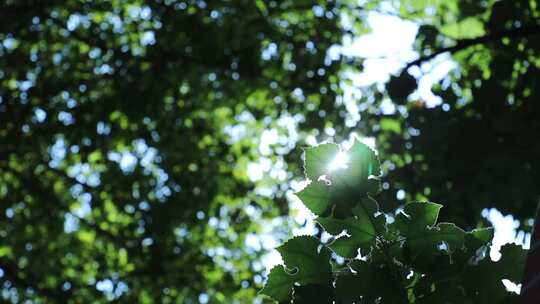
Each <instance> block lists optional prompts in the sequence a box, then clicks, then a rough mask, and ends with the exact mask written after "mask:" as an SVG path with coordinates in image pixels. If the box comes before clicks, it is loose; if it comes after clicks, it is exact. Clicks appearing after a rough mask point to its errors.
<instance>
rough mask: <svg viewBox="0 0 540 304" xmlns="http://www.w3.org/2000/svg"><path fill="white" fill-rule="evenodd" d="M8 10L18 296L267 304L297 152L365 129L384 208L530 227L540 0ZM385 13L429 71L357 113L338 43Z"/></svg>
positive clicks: (391, 86) (1, 32)
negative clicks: (267, 257)
mask: <svg viewBox="0 0 540 304" xmlns="http://www.w3.org/2000/svg"><path fill="white" fill-rule="evenodd" d="M364 2H365V3H364ZM0 3H1V4H0V209H1V212H0V223H1V224H0V284H2V285H1V286H2V287H1V297H2V298H3V299H4V300H6V301H7V302H12V303H23V302H24V301H26V300H28V301H30V302H32V303H107V302H119V303H137V302H138V303H251V302H254V301H255V302H261V301H263V300H262V299H261V298H260V297H257V295H256V292H257V290H258V289H259V288H260V287H261V285H262V282H263V280H264V273H265V270H266V269H265V267H264V265H263V263H262V262H261V256H262V255H263V254H265V253H267V251H268V248H266V247H265V246H262V245H261V242H260V240H258V239H259V238H260V237H261V236H264V235H271V236H272V237H273V238H276V239H280V238H281V239H283V238H287V237H288V235H289V234H290V226H291V224H293V222H292V221H291V219H290V218H289V217H287V215H288V214H289V202H290V197H291V195H290V194H291V183H292V184H294V180H295V178H296V177H298V176H300V175H301V174H300V171H301V168H300V163H301V162H300V155H301V152H302V151H301V149H300V147H302V146H306V145H308V144H312V143H315V142H318V141H323V140H328V139H331V140H333V141H336V142H340V141H342V140H344V139H347V138H348V137H349V134H351V133H353V132H354V133H356V134H358V135H360V136H364V137H372V138H374V140H375V143H376V147H377V149H378V150H379V153H380V154H381V158H382V159H385V160H387V161H385V163H383V169H384V176H385V181H386V183H384V184H383V188H384V189H385V191H383V192H382V193H381V194H380V195H379V197H378V200H379V201H381V202H385V203H386V204H387V206H389V208H390V207H391V208H394V207H395V206H396V205H399V204H402V203H404V202H405V201H408V200H414V199H429V200H431V201H435V202H441V203H443V204H445V208H444V211H443V213H442V214H441V216H442V217H443V218H444V219H447V220H452V221H454V222H456V223H457V224H459V225H461V226H464V227H469V228H472V227H476V226H484V225H486V224H487V223H486V220H485V219H484V218H483V217H482V216H481V211H482V210H484V209H485V208H491V207H495V208H497V209H498V210H501V211H502V212H503V213H505V214H513V215H514V216H515V218H516V219H518V220H519V221H521V226H520V229H521V230H523V231H529V230H530V226H531V221H530V220H529V219H530V218H532V216H533V214H534V210H535V208H536V205H537V203H538V201H539V198H540V187H539V186H540V185H539V181H540V176H539V174H540V173H539V172H540V158H539V157H538V156H539V155H540V142H539V141H538V140H537V137H538V134H540V119H538V117H539V114H540V104H539V103H538V100H537V99H538V98H539V94H540V93H538V92H537V89H536V88H537V87H538V83H539V82H540V70H539V69H540V8H539V7H538V3H537V2H536V1H533V0H499V1H491V0H490V1H487V0H486V1H484V0H444V1H443V0H432V1H430V0H405V1H348V0H334V1H293V0H290V1H267V0H256V1H244V0H241V1H212V0H209V1H200V0H193V1H175V0H154V1H124V0H110V1H83V0H80V1H75V0H69V1H55V0H43V1H38V0H33V1H32V0H26V1H17V0H3V1H0ZM371 13H381V14H389V15H393V16H397V17H399V18H401V19H403V20H409V21H411V22H414V23H416V24H418V26H419V28H418V33H417V36H416V41H415V44H414V47H415V50H416V51H417V52H418V58H419V59H418V60H417V61H412V62H409V64H405V65H404V66H403V70H402V72H399V73H396V75H394V76H392V77H391V78H390V79H389V80H388V82H387V83H386V84H385V85H371V86H366V87H358V88H355V89H356V90H358V91H359V92H361V94H357V95H356V96H357V97H358V98H356V100H355V105H356V109H357V110H356V111H351V109H350V107H348V106H347V104H346V102H344V98H343V94H344V89H345V88H346V87H348V86H351V81H350V79H349V76H350V75H351V74H354V73H359V72H361V71H362V70H363V68H364V62H365V59H366V58H360V57H357V56H351V55H346V54H344V53H343V52H336V51H335V50H336V48H339V46H340V45H341V44H342V42H343V41H344V40H347V39H354V38H355V37H359V36H362V35H364V34H366V33H369V31H370V26H369V23H368V22H367V17H368V16H369V15H370V14H371ZM437 55H441V56H448V57H449V60H452V61H453V62H455V64H456V65H455V68H454V69H452V70H451V71H450V72H449V73H448V75H446V76H445V77H444V78H443V79H442V80H441V81H440V83H437V84H435V85H434V86H433V87H432V88H431V89H432V91H433V93H434V94H435V95H436V96H439V97H440V98H441V100H442V102H441V103H439V104H436V105H434V106H430V105H429V104H428V103H426V102H425V101H423V100H421V99H417V98H415V97H414V96H415V95H414V94H413V93H414V91H415V90H416V89H417V84H418V81H419V80H420V79H421V77H422V75H423V73H424V72H425V71H424V70H425V69H422V68H420V67H422V64H424V63H428V62H429V61H430V60H432V59H434V58H435V57H437ZM411 94H412V95H411ZM388 103H390V105H391V107H392V108H393V111H383V110H382V108H383V105H384V104H386V105H388ZM396 193H399V195H398V196H397V198H396ZM384 206H385V205H384V203H383V204H381V207H382V208H384Z"/></svg>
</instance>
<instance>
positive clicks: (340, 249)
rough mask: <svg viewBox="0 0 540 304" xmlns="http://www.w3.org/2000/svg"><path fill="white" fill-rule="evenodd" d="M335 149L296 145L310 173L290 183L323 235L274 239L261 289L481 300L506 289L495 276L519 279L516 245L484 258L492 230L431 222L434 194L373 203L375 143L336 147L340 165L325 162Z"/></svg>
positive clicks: (291, 296) (330, 298)
mask: <svg viewBox="0 0 540 304" xmlns="http://www.w3.org/2000/svg"><path fill="white" fill-rule="evenodd" d="M339 150H340V149H339V146H337V145H335V144H331V143H326V144H321V145H319V146H316V147H313V148H307V149H306V150H305V164H304V168H305V176H306V178H307V179H309V181H310V183H309V184H308V185H307V186H306V187H305V188H304V189H303V190H302V191H300V192H298V193H297V196H298V197H299V198H300V199H301V200H302V202H303V203H304V204H305V206H306V207H307V208H309V209H310V210H311V211H312V212H313V213H314V214H315V215H317V218H316V221H317V222H318V223H319V224H320V226H321V227H322V229H324V232H325V233H327V234H329V235H331V237H330V240H329V241H327V242H321V241H320V240H319V239H317V238H316V237H314V236H298V237H294V238H292V239H290V240H289V241H287V242H286V243H285V244H284V245H282V246H281V247H279V248H278V251H279V252H280V253H281V256H282V257H283V261H284V265H279V266H276V267H275V268H273V269H272V270H271V271H270V274H269V276H268V281H267V283H266V286H265V287H264V289H263V290H261V293H263V294H265V295H268V296H270V297H271V298H273V299H274V300H276V301H278V302H280V303H289V302H291V303H343V304H344V303H425V304H427V303H486V304H487V303H509V301H510V300H511V299H512V298H513V297H515V294H511V293H509V292H507V291H506V290H505V288H504V286H503V284H502V280H503V279H507V280H510V281H513V282H518V281H519V280H520V279H521V271H522V267H523V264H524V257H525V254H524V253H525V251H524V250H523V249H522V248H521V247H520V246H517V245H505V246H504V247H503V248H502V249H501V253H502V258H501V259H500V260H499V261H492V260H491V259H490V258H489V250H490V246H491V243H490V242H491V240H492V238H493V230H492V229H490V228H479V229H474V230H471V231H465V230H463V229H461V228H459V227H457V226H456V225H455V224H452V223H441V222H438V221H437V219H438V216H439V211H440V209H441V208H442V205H440V204H436V203H431V202H412V203H409V204H406V205H405V206H404V207H403V208H401V209H399V210H394V211H393V212H390V213H383V212H381V210H380V208H379V204H378V202H377V201H376V200H375V199H374V196H375V195H376V194H377V193H378V192H379V183H380V176H381V169H380V164H379V159H378V157H377V155H376V153H375V151H373V150H372V149H370V148H369V147H368V146H366V145H365V144H363V143H361V142H359V141H355V142H354V144H353V145H352V147H351V148H350V149H349V150H348V151H346V153H347V156H348V158H349V163H348V167H347V168H339V169H332V168H328V163H329V161H330V160H332V159H333V157H334V156H335V155H336V153H338V152H339ZM337 256H339V257H341V258H342V260H343V261H344V262H339V260H336V259H335V257H337ZM333 257H334V258H333Z"/></svg>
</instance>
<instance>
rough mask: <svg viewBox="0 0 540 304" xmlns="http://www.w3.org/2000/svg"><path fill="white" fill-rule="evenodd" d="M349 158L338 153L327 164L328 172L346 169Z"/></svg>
mask: <svg viewBox="0 0 540 304" xmlns="http://www.w3.org/2000/svg"><path fill="white" fill-rule="evenodd" d="M348 160H349V157H348V156H347V153H345V152H339V153H338V154H337V155H336V157H335V158H334V159H333V160H332V161H331V162H330V164H328V170H330V171H334V170H337V169H342V168H347V161H348Z"/></svg>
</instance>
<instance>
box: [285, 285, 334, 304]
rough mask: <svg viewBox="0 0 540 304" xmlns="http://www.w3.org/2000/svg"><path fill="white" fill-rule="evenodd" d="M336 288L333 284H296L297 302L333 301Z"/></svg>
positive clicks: (295, 295) (295, 300)
mask: <svg viewBox="0 0 540 304" xmlns="http://www.w3.org/2000/svg"><path fill="white" fill-rule="evenodd" d="M333 300H334V289H333V286H332V285H331V284H309V285H305V286H294V303H295V304H313V303H332V301H333Z"/></svg>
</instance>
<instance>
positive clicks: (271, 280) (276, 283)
mask: <svg viewBox="0 0 540 304" xmlns="http://www.w3.org/2000/svg"><path fill="white" fill-rule="evenodd" d="M293 284H294V278H293V277H292V276H291V275H289V274H288V273H287V272H286V271H285V268H284V267H283V265H277V266H275V267H274V268H272V270H270V274H268V280H267V281H266V285H265V286H264V288H263V289H262V290H261V291H259V293H261V294H264V295H267V296H269V297H271V298H272V299H274V300H276V301H278V302H285V301H289V300H290V299H291V290H292V287H293Z"/></svg>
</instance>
